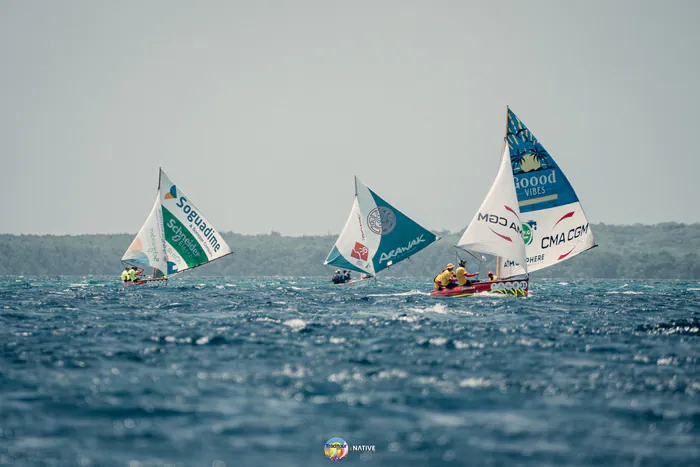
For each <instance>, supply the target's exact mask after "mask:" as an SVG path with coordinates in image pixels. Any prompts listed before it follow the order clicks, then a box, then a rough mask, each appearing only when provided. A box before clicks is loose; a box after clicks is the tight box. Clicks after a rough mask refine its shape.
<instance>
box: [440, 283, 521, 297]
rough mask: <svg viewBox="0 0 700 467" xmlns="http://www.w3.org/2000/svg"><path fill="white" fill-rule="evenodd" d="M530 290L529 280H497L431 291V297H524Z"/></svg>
mask: <svg viewBox="0 0 700 467" xmlns="http://www.w3.org/2000/svg"><path fill="white" fill-rule="evenodd" d="M529 288H530V280H529V279H519V280H518V279H511V280H502V281H501V280H498V281H493V282H477V283H476V284H471V285H464V286H461V287H453V288H451V289H442V290H433V291H432V292H430V295H432V296H433V297H455V298H456V297H469V296H471V295H474V294H478V293H484V292H487V293H496V294H501V295H514V296H516V297H526V296H527V291H528V289H529Z"/></svg>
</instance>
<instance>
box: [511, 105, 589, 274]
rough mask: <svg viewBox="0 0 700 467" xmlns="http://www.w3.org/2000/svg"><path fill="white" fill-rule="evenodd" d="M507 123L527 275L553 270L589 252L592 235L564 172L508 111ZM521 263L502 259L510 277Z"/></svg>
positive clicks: (517, 270) (519, 271) (521, 123)
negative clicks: (509, 267)
mask: <svg viewBox="0 0 700 467" xmlns="http://www.w3.org/2000/svg"><path fill="white" fill-rule="evenodd" d="M507 125H508V129H507V142H508V147H509V148H510V151H511V167H512V175H513V182H514V184H515V189H516V193H517V196H518V204H519V207H520V213H521V219H522V222H523V224H522V228H523V238H524V241H525V250H526V264H527V271H529V272H533V271H537V270H539V269H543V268H546V267H549V266H553V265H554V264H557V263H559V262H561V261H564V260H567V259H570V258H572V257H574V256H576V255H577V254H579V253H582V252H584V251H586V250H589V249H591V248H593V247H594V246H595V240H594V239H593V231H592V230H591V228H590V226H589V223H588V219H587V218H586V214H585V212H584V211H583V207H582V206H581V203H580V202H579V200H578V196H576V192H575V191H574V189H573V188H572V186H571V184H570V183H569V180H568V179H567V178H566V176H565V175H564V172H562V171H561V169H560V168H559V166H558V165H557V164H556V162H554V159H552V156H550V154H549V153H548V152H547V150H546V149H545V148H544V147H543V146H542V145H541V144H540V143H539V141H537V138H535V135H533V134H532V132H531V131H530V130H529V129H528V128H527V127H526V126H525V125H524V124H523V122H522V121H521V120H520V119H519V118H518V117H517V116H516V115H515V113H513V111H512V110H510V109H508V123H507ZM518 262H519V261H518ZM519 263H520V262H519ZM522 264H523V263H520V264H519V265H513V264H512V261H508V260H504V265H510V266H511V273H512V274H519V273H521V272H524V270H525V268H524V267H522ZM502 266H503V265H502Z"/></svg>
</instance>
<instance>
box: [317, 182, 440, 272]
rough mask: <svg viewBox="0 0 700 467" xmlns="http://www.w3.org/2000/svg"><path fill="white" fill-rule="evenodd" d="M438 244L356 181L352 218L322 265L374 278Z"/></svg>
mask: <svg viewBox="0 0 700 467" xmlns="http://www.w3.org/2000/svg"><path fill="white" fill-rule="evenodd" d="M436 240H437V236H436V235H435V234H434V233H432V232H430V231H428V230H426V229H425V228H423V227H422V226H421V225H420V224H418V223H416V222H415V221H414V220H412V219H411V218H409V217H407V216H406V215H405V214H403V213H402V212H401V211H399V210H398V209H396V208H395V207H394V206H392V205H391V204H389V203H388V202H386V201H385V200H384V199H382V198H381V197H380V196H379V195H378V194H376V193H375V192H373V191H372V190H370V189H369V188H368V187H367V186H366V185H364V184H363V183H362V182H361V181H359V180H358V179H357V177H356V178H355V201H354V202H353V205H352V210H351V211H350V217H348V220H347V222H346V223H345V227H344V228H343V231H342V232H341V233H340V236H339V237H338V240H337V241H336V242H335V245H334V246H333V249H332V250H331V252H330V253H329V254H328V257H327V258H326V261H325V262H324V263H323V264H326V265H331V266H336V267H339V268H341V269H351V270H353V271H358V272H363V273H366V274H370V275H372V276H374V275H375V274H376V273H378V272H380V271H382V270H383V269H386V268H388V267H390V266H392V265H394V264H396V263H399V262H400V261H403V260H404V259H407V258H409V257H411V256H413V255H414V254H416V253H418V252H419V251H421V250H422V249H423V248H425V247H427V246H428V245H430V244H431V243H433V242H434V241H436Z"/></svg>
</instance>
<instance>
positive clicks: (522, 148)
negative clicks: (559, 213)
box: [506, 109, 578, 213]
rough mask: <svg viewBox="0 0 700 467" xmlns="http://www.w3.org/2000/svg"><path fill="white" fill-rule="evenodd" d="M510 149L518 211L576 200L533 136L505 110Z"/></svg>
mask: <svg viewBox="0 0 700 467" xmlns="http://www.w3.org/2000/svg"><path fill="white" fill-rule="evenodd" d="M506 139H507V141H508V146H509V148H510V163H511V167H512V168H513V179H514V182H515V190H516V192H517V194H518V204H519V206H520V212H521V213H526V212H532V211H540V210H543V209H549V208H555V207H558V206H564V205H566V204H571V203H575V202H577V201H578V197H577V196H576V192H574V189H573V188H572V187H571V184H570V183H569V180H568V179H567V178H566V176H565V175H564V172H562V171H561V169H560V168H559V166H558V165H557V163H556V162H554V159H552V156H551V155H550V154H549V153H548V152H547V150H546V149H545V148H544V146H542V145H541V144H540V142H539V141H537V138H535V135H533V134H532V132H531V131H530V130H529V129H528V128H527V127H526V126H525V124H523V122H522V121H521V120H520V119H519V118H518V117H517V116H516V115H515V113H513V111H512V110H510V109H508V130H507V133H506Z"/></svg>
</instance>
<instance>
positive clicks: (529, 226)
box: [523, 221, 537, 245]
mask: <svg viewBox="0 0 700 467" xmlns="http://www.w3.org/2000/svg"><path fill="white" fill-rule="evenodd" d="M533 230H537V222H535V221H527V222H523V241H525V245H529V244H530V243H532V238H533V235H532V231H533Z"/></svg>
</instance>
